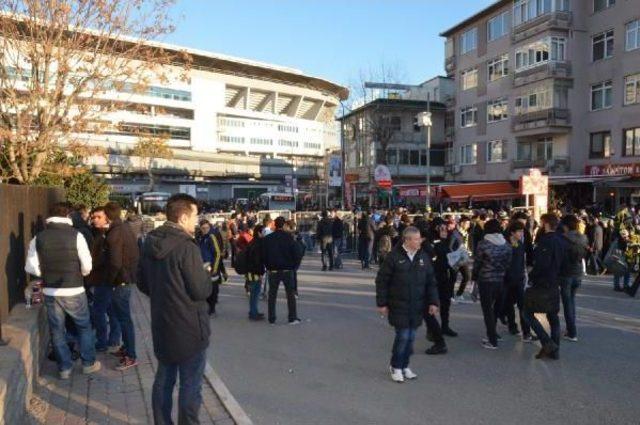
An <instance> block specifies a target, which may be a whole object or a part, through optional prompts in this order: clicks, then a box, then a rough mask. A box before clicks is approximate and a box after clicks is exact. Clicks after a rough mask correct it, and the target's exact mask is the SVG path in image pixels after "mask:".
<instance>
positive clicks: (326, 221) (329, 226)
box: [316, 217, 333, 241]
mask: <svg viewBox="0 0 640 425" xmlns="http://www.w3.org/2000/svg"><path fill="white" fill-rule="evenodd" d="M325 237H333V222H332V220H331V219H330V218H328V217H325V218H323V219H321V220H320V221H319V222H318V227H317V229H316V239H318V240H319V241H321V240H322V238H325Z"/></svg>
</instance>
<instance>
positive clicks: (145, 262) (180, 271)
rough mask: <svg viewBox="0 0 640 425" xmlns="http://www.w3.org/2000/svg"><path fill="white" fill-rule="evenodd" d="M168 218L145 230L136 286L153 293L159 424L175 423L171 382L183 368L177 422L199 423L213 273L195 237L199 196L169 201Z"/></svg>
mask: <svg viewBox="0 0 640 425" xmlns="http://www.w3.org/2000/svg"><path fill="white" fill-rule="evenodd" d="M166 215H167V221H166V222H165V223H164V224H163V225H162V226H160V227H159V228H157V229H156V230H153V231H152V232H151V233H149V235H148V236H147V238H146V240H145V243H144V247H143V251H142V264H141V267H140V276H139V279H138V286H139V288H140V290H141V291H142V292H144V293H145V294H147V295H149V297H150V299H151V334H152V337H153V351H154V353H155V355H156V358H157V359H158V369H157V370H156V377H155V380H154V382H153V393H152V405H153V419H154V422H155V423H156V425H165V424H172V423H173V421H172V419H171V410H172V401H173V388H174V387H175V384H176V378H177V375H178V373H179V374H180V390H179V393H178V423H179V424H181V425H182V424H184V425H187V424H199V423H200V421H199V419H198V413H199V411H200V406H201V405H202V376H203V373H204V368H205V364H206V350H207V346H208V345H209V336H210V328H209V314H208V310H209V306H208V304H207V298H208V297H209V295H210V294H211V289H212V288H211V282H210V280H209V274H208V273H207V271H206V270H205V265H204V263H203V261H202V257H201V255H200V248H199V247H198V244H197V243H196V241H195V239H194V232H195V227H196V225H197V220H198V207H197V202H196V200H195V199H194V198H193V197H191V196H189V195H186V194H177V195H173V196H171V197H170V198H169V200H168V201H167V207H166Z"/></svg>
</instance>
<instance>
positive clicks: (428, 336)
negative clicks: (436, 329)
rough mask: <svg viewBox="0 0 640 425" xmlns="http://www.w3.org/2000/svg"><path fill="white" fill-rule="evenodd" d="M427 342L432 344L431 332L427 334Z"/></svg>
mask: <svg viewBox="0 0 640 425" xmlns="http://www.w3.org/2000/svg"><path fill="white" fill-rule="evenodd" d="M427 341H430V342H434V341H433V334H432V333H431V332H427Z"/></svg>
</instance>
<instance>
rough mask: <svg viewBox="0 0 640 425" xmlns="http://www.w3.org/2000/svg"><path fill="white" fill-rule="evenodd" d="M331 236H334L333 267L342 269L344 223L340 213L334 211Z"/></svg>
mask: <svg viewBox="0 0 640 425" xmlns="http://www.w3.org/2000/svg"><path fill="white" fill-rule="evenodd" d="M331 234H332V236H333V249H334V260H333V267H335V268H336V269H341V268H342V256H341V254H340V251H341V250H342V243H343V239H344V222H343V221H342V219H340V217H338V211H336V210H333V223H331Z"/></svg>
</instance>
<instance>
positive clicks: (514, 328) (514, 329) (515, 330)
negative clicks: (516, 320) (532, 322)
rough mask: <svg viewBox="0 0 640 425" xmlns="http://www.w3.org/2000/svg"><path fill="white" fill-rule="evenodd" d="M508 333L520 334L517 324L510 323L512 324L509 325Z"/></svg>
mask: <svg viewBox="0 0 640 425" xmlns="http://www.w3.org/2000/svg"><path fill="white" fill-rule="evenodd" d="M509 333H510V334H511V335H518V334H520V331H519V330H518V325H512V326H509Z"/></svg>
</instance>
